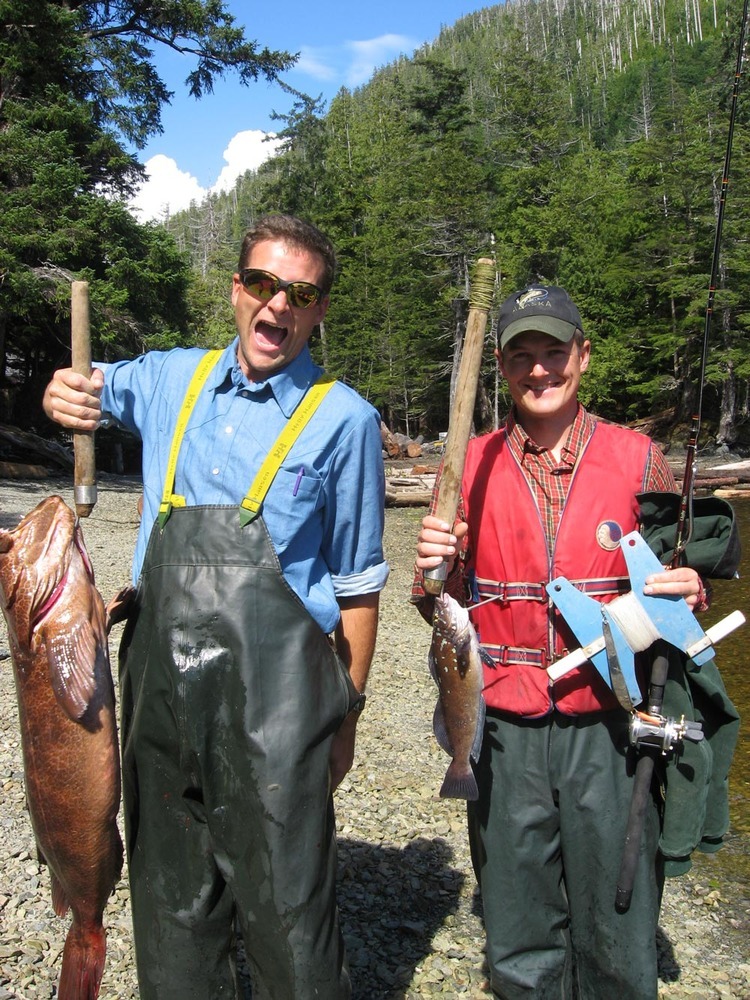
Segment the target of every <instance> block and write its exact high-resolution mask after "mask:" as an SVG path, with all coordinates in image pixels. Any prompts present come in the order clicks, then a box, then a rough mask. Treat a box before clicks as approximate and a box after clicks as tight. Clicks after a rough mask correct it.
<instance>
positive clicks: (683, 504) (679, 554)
mask: <svg viewBox="0 0 750 1000" xmlns="http://www.w3.org/2000/svg"><path fill="white" fill-rule="evenodd" d="M747 16H748V0H745V4H744V8H743V12H742V23H741V25H740V38H739V46H738V48H737V66H736V68H735V71H734V86H733V87H732V102H731V109H730V113H729V130H728V134H727V148H726V153H725V156H724V171H723V174H722V179H721V189H720V192H719V207H718V211H717V214H716V231H715V233H714V248H713V255H712V258H711V278H710V281H709V285H708V302H707V304H706V318H705V323H704V325H703V345H702V349H701V364H700V373H699V377H698V399H697V402H696V407H695V414H694V416H693V419H692V426H691V428H690V438H689V441H688V446H687V453H686V460H685V476H684V478H683V481H682V495H681V497H680V507H679V511H678V515H677V529H676V533H675V544H674V550H673V553H672V560H671V562H670V566H671V568H674V567H675V566H679V565H680V563H681V562H682V560H683V557H684V553H685V546H686V545H687V543H688V542H689V541H690V535H691V532H692V524H693V511H692V494H693V483H694V481H695V476H696V466H697V459H696V455H697V451H698V436H699V435H700V429H701V414H702V412H703V389H704V386H705V381H706V366H707V363H708V344H709V338H710V333H711V321H712V319H713V312H714V296H715V294H716V282H717V278H718V273H719V255H720V250H721V234H722V229H723V227H724V209H725V208H726V201H727V187H728V185H729V166H730V163H731V161H732V143H733V140H734V125H735V121H736V119H737V95H738V93H739V89H740V78H741V76H742V62H743V58H744V52H745V31H746V27H747Z"/></svg>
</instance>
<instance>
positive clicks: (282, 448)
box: [240, 375, 336, 527]
mask: <svg viewBox="0 0 750 1000" xmlns="http://www.w3.org/2000/svg"><path fill="white" fill-rule="evenodd" d="M335 381H336V380H335V379H333V378H331V377H330V376H329V375H321V376H320V378H319V379H318V381H317V382H315V383H314V384H313V385H312V386H311V387H310V388H309V389H308V390H307V392H306V393H305V395H304V397H303V398H302V401H301V402H300V403H299V405H298V406H297V409H296V410H295V411H294V413H293V414H292V415H291V417H290V418H289V420H288V421H287V423H286V426H285V427H284V429H283V431H282V432H281V434H279V436H278V438H277V439H276V443H275V444H274V445H273V447H272V448H271V450H270V452H269V453H268V455H267V457H266V459H265V461H264V462H263V464H262V465H261V467H260V469H259V470H258V474H257V475H256V477H255V479H254V480H253V482H252V485H251V486H250V489H249V490H248V491H247V494H246V495H245V499H244V500H243V501H242V503H241V504H240V526H241V527H244V526H245V525H246V524H249V523H250V521H253V520H255V518H256V517H257V516H258V513H259V511H260V507H261V504H262V503H263V500H264V499H265V496H266V493H268V490H269V489H270V486H271V483H272V482H273V480H274V477H275V476H276V473H277V472H278V471H279V469H280V468H281V463H282V462H283V461H284V459H285V457H286V455H287V454H288V452H289V449H290V448H291V447H292V445H293V444H294V442H295V441H296V440H297V438H298V437H299V436H300V434H301V433H302V431H303V430H304V428H305V427H306V426H307V424H308V423H309V421H310V419H311V417H312V415H313V414H314V413H315V411H316V410H317V408H318V407H319V406H320V404H321V403H322V402H323V399H324V397H325V395H326V393H327V392H328V391H329V390H330V389H331V388H332V387H333V385H334V383H335Z"/></svg>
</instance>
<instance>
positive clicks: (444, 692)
mask: <svg viewBox="0 0 750 1000" xmlns="http://www.w3.org/2000/svg"><path fill="white" fill-rule="evenodd" d="M429 660H430V671H431V673H432V676H433V677H434V678H435V681H436V682H437V686H438V691H439V692H440V698H439V700H438V703H437V706H436V708H435V715H434V718H433V728H434V730H435V736H436V738H437V741H438V743H439V744H440V746H441V747H442V748H443V750H445V752H446V753H448V754H450V756H451V757H452V758H453V760H452V761H451V763H450V765H449V767H448V771H447V772H446V775H445V779H444V781H443V785H442V788H441V789H440V795H441V796H442V797H443V798H452V799H470V800H475V799H476V798H477V797H478V795H479V792H478V789H477V782H476V778H475V777H474V772H473V770H472V767H471V761H472V760H477V759H478V757H479V751H480V749H481V746H482V733H483V730H484V716H485V705H484V698H483V697H482V688H483V687H484V677H483V669H482V667H483V664H487V665H488V666H490V667H492V668H494V662H493V660H492V658H491V657H490V656H489V654H488V653H486V652H485V651H484V650H483V649H482V647H481V646H480V645H479V640H478V639H477V634H476V632H475V631H474V626H473V625H472V624H471V620H470V619H469V612H468V611H467V609H466V608H463V607H461V605H460V604H459V603H458V602H457V601H455V600H454V599H453V598H452V597H451V596H450V595H449V594H443V596H442V597H436V598H435V612H434V616H433V630H432V645H431V647H430V655H429Z"/></svg>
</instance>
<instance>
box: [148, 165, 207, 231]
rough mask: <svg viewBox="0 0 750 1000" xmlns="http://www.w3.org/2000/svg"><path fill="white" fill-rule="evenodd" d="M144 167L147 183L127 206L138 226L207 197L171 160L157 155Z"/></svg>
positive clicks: (198, 185) (204, 190) (192, 178)
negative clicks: (132, 211)
mask: <svg viewBox="0 0 750 1000" xmlns="http://www.w3.org/2000/svg"><path fill="white" fill-rule="evenodd" d="M144 166H145V168H146V177H147V180H146V181H145V183H144V184H142V185H141V186H140V188H139V189H138V192H137V194H136V195H135V197H134V198H133V199H132V200H131V202H130V207H131V209H133V210H134V212H135V214H136V215H137V216H138V218H139V220H140V221H141V222H146V221H149V220H151V219H155V220H159V219H163V218H164V216H165V215H166V214H167V212H169V213H170V214H171V213H173V212H179V211H180V210H181V209H183V208H188V207H189V206H190V202H191V201H196V202H200V201H202V200H203V198H205V197H206V195H207V194H208V192H207V191H206V189H205V188H202V187H201V186H200V184H199V183H198V181H197V179H196V178H195V177H193V175H192V174H189V173H187V172H186V171H184V170H180V168H179V167H178V166H177V163H176V162H175V160H173V159H172V158H171V156H165V155H164V154H163V153H157V154H156V156H152V157H151V159H150V160H147V161H146V163H145V164H144Z"/></svg>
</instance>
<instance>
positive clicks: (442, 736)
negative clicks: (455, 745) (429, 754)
mask: <svg viewBox="0 0 750 1000" xmlns="http://www.w3.org/2000/svg"><path fill="white" fill-rule="evenodd" d="M432 731H433V732H434V734H435V739H436V740H437V742H438V746H439V747H440V749H441V750H445V752H446V753H447V754H449V755H450V756H452V755H453V750H452V748H451V741H450V739H449V737H448V727H447V726H446V725H445V712H444V711H443V705H442V702H440V701H439V700H438V703H437V705H435V711H434V713H433V715H432Z"/></svg>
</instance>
